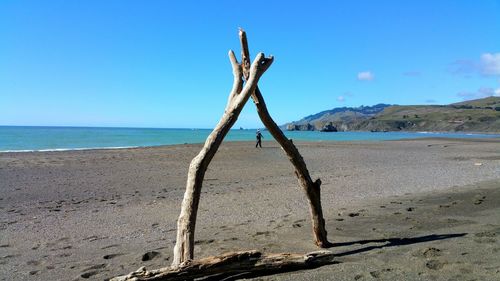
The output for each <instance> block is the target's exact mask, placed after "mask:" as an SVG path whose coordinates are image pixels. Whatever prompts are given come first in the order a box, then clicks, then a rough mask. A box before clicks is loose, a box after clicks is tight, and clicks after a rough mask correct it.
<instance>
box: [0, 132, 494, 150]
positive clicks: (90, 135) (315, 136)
mask: <svg viewBox="0 0 500 281" xmlns="http://www.w3.org/2000/svg"><path fill="white" fill-rule="evenodd" d="M211 131H212V130H211V129H155V128H93V127H24V126H22V127H21V126H0V152H28V151H63V150H84V149H113V148H131V147H146V146H159V145H174V144H186V143H203V142H205V139H206V137H207V136H208V135H209V134H210V132H211ZM284 133H285V134H286V136H287V137H288V138H291V139H293V140H297V141H318V142H320V141H382V140H397V139H409V138H422V137H445V138H448V137H449V138H492V137H494V138H500V134H466V133H432V132H416V133H413V132H411V133H410V132H387V133H382V132H375V133H372V132H335V133H322V132H316V131H284ZM263 136H264V141H266V140H272V136H271V135H270V134H269V132H267V131H263ZM254 139H255V130H237V129H236V130H231V131H230V132H229V134H228V135H227V136H226V138H225V141H253V140H254Z"/></svg>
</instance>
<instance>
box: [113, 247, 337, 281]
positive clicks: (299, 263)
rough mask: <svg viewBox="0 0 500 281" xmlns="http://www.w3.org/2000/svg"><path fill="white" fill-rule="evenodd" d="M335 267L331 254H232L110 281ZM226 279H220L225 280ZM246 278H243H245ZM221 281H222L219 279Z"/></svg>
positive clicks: (185, 278)
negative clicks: (331, 265) (328, 265)
mask: <svg viewBox="0 0 500 281" xmlns="http://www.w3.org/2000/svg"><path fill="white" fill-rule="evenodd" d="M332 263H335V261H334V255H333V254H332V253H331V252H327V251H324V252H312V253H308V254H305V255H301V254H290V253H279V254H263V253H261V252H258V251H241V252H231V253H227V254H223V255H221V256H216V257H207V258H203V259H200V260H195V261H188V262H185V263H183V264H181V265H179V266H170V267H165V268H161V269H156V270H151V271H148V270H146V268H144V267H141V268H139V269H138V270H137V271H135V272H132V273H130V274H128V275H124V276H119V277H115V278H112V279H111V280H110V281H139V280H141V281H143V280H144V281H146V280H147V281H153V280H155V281H166V280H169V281H171V280H193V279H195V278H202V277H211V276H219V275H222V276H225V277H227V276H235V275H240V274H245V275H244V276H246V274H252V275H253V276H259V274H260V275H264V274H265V275H268V274H271V273H278V272H286V271H293V270H300V269H309V268H316V267H319V266H322V265H327V264H332ZM222 276H221V278H220V279H222ZM242 277H243V276H242ZM216 279H218V280H220V279H219V278H216ZM213 280H215V279H213Z"/></svg>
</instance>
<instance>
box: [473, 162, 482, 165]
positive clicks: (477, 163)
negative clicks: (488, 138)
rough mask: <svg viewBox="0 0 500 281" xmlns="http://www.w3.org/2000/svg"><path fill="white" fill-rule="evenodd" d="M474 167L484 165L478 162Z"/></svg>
mask: <svg viewBox="0 0 500 281" xmlns="http://www.w3.org/2000/svg"><path fill="white" fill-rule="evenodd" d="M474 166H483V163H481V162H476V163H474Z"/></svg>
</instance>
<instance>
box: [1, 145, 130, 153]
mask: <svg viewBox="0 0 500 281" xmlns="http://www.w3.org/2000/svg"><path fill="white" fill-rule="evenodd" d="M138 147H139V146H111V147H77V148H47V149H19V150H0V153H8V152H10V153H12V152H14V153H17V152H59V151H75V150H103V149H125V148H138Z"/></svg>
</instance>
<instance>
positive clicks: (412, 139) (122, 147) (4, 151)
mask: <svg viewBox="0 0 500 281" xmlns="http://www.w3.org/2000/svg"><path fill="white" fill-rule="evenodd" d="M418 133H422V134H426V133H427V132H418ZM436 133H437V132H431V134H436ZM448 134H449V133H448ZM474 135H475V134H474ZM477 135H484V137H471V138H463V137H462V138H460V137H457V138H455V137H439V136H429V137H427V136H424V137H421V138H420V137H419V138H402V139H382V140H376V139H374V140H316V141H315V140H307V141H302V140H299V141H296V142H297V143H324V142H327V143H328V142H332V143H337V142H354V143H364V142H367V143H370V142H384V141H415V140H432V139H436V140H451V141H453V140H455V141H468V140H484V141H499V142H500V135H499V136H498V137H488V136H485V135H487V134H485V133H478V134H477ZM492 135H497V134H496V133H494V134H492ZM233 142H234V143H246V142H248V143H250V142H252V141H250V140H231V141H225V143H233ZM269 142H275V140H272V141H263V143H269ZM203 143H204V142H196V143H178V144H161V145H147V146H115V147H77V148H48V149H20V150H0V155H2V153H38V152H66V151H93V150H121V149H124V150H127V149H137V148H139V149H140V148H146V149H148V148H161V147H172V146H181V145H202V144H203Z"/></svg>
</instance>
